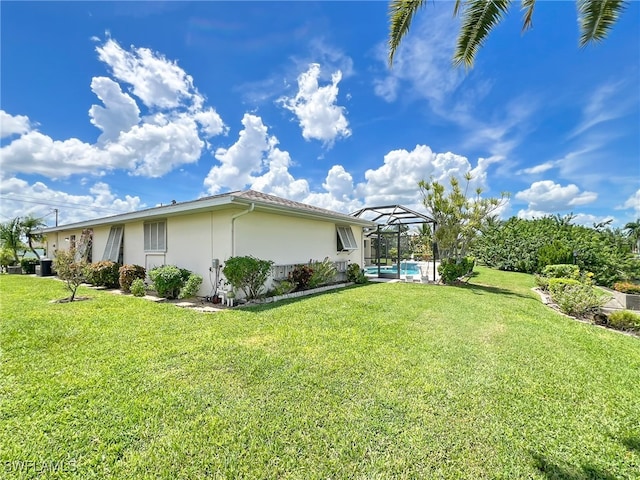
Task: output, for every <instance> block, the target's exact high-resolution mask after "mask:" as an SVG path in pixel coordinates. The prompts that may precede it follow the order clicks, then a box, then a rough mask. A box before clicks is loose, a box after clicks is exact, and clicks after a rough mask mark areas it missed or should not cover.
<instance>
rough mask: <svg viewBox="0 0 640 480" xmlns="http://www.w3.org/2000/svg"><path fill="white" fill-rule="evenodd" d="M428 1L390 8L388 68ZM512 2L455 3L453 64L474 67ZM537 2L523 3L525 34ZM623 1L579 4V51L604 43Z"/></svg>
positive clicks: (400, 2)
mask: <svg viewBox="0 0 640 480" xmlns="http://www.w3.org/2000/svg"><path fill="white" fill-rule="evenodd" d="M426 3H427V2H426V1H425V0H392V1H391V2H390V4H389V24H390V29H389V30H390V31H389V65H392V64H393V59H394V57H395V54H396V52H397V50H398V48H399V46H400V43H401V41H402V39H403V38H404V36H405V35H406V34H407V33H408V32H409V28H410V27H411V23H412V22H413V18H414V16H415V14H416V13H417V12H418V10H420V9H421V8H422V7H423V6H424V5H425V4H426ZM512 3H513V2H512V0H456V2H455V3H454V7H453V14H454V16H455V15H460V16H461V17H462V25H461V27H460V32H459V34H458V40H457V45H456V50H455V53H454V56H453V63H454V65H456V66H460V65H465V66H466V67H472V66H473V62H474V60H475V57H476V54H477V52H478V50H479V49H480V48H481V47H482V45H483V44H484V42H485V41H486V39H487V38H488V36H489V34H490V33H491V30H492V29H493V28H494V27H495V26H496V25H497V24H498V23H500V21H502V19H503V18H504V17H505V16H506V14H507V12H508V11H509V9H510V8H511V6H512ZM536 3H537V2H536V0H522V2H521V6H522V10H523V12H524V13H523V22H522V31H523V32H524V31H526V30H528V29H529V28H531V26H532V22H533V13H534V9H535V6H536ZM626 3H627V2H625V1H624V0H576V8H577V13H578V23H579V27H580V39H579V44H580V47H584V46H586V45H587V44H589V43H592V42H597V41H600V40H603V39H604V38H605V37H606V36H607V34H608V33H609V31H610V30H611V28H612V27H613V25H614V24H615V23H616V21H617V20H618V18H619V17H620V15H621V14H622V12H623V11H624V7H625V4H626Z"/></svg>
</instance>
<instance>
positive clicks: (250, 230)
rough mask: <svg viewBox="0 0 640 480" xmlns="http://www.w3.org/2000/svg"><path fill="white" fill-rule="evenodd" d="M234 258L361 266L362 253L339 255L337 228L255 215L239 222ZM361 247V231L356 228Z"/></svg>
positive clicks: (253, 213) (333, 225)
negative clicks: (328, 260)
mask: <svg viewBox="0 0 640 480" xmlns="http://www.w3.org/2000/svg"><path fill="white" fill-rule="evenodd" d="M235 230H236V231H235V255H236V256H240V255H253V256H255V257H258V258H261V259H264V260H272V261H274V262H275V263H276V264H293V263H307V262H308V261H309V260H323V259H324V258H326V257H329V259H330V260H332V261H338V260H351V261H352V262H355V263H361V262H362V259H361V255H362V250H361V249H359V250H352V251H349V252H338V250H337V237H336V235H337V234H336V224H335V223H333V222H329V221H327V222H325V221H318V220H311V219H305V218H299V217H288V216H284V215H276V214H271V213H263V212H252V213H249V214H247V215H244V216H242V217H239V218H237V219H236V222H235ZM352 230H353V234H354V236H355V239H356V242H357V243H358V245H362V229H361V228H353V229H352Z"/></svg>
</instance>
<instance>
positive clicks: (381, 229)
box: [351, 205, 437, 280]
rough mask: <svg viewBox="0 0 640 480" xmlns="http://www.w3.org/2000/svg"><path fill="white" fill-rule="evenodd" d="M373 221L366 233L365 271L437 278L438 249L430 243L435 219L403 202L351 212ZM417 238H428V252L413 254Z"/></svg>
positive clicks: (388, 275) (368, 273)
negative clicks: (429, 252) (401, 203)
mask: <svg viewBox="0 0 640 480" xmlns="http://www.w3.org/2000/svg"><path fill="white" fill-rule="evenodd" d="M351 215H352V216H354V217H358V218H363V219H366V220H371V221H373V222H376V223H377V224H378V225H377V227H376V228H375V229H373V230H369V231H368V232H366V235H365V266H364V269H365V273H366V274H367V275H369V276H377V277H380V278H396V279H405V280H406V279H408V278H415V277H417V278H418V279H420V278H422V279H425V278H426V276H427V270H426V267H427V266H429V272H430V273H429V276H430V277H431V279H435V278H436V260H437V259H436V257H437V251H436V250H437V248H436V245H435V243H433V232H434V231H435V229H436V221H435V220H434V219H433V218H431V217H430V216H428V215H425V214H422V213H419V212H416V211H414V210H411V209H409V208H407V207H404V206H402V205H386V206H381V207H367V208H363V209H361V210H358V211H357V212H354V213H352V214H351ZM416 237H419V240H421V241H423V240H424V239H425V238H429V239H430V243H431V245H430V247H431V255H429V257H430V258H429V260H427V258H426V257H425V255H422V254H419V255H416V252H415V249H416Z"/></svg>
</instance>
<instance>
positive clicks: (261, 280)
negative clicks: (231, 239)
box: [222, 256, 273, 300]
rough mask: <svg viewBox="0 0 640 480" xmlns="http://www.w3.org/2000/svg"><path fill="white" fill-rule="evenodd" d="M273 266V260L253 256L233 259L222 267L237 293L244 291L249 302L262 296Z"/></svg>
mask: <svg viewBox="0 0 640 480" xmlns="http://www.w3.org/2000/svg"><path fill="white" fill-rule="evenodd" d="M272 265H273V262H272V261H271V260H260V259H259V258H255V257H253V256H243V257H231V258H229V259H228V260H227V261H226V262H225V264H224V267H222V273H223V274H224V276H225V278H226V279H227V281H228V282H229V283H230V284H231V286H233V288H234V289H235V290H236V291H238V290H242V291H243V292H244V294H245V296H246V298H247V300H253V299H255V298H258V297H259V296H260V295H261V294H262V291H263V289H264V285H265V284H266V283H267V278H268V277H269V272H270V270H271V266H272Z"/></svg>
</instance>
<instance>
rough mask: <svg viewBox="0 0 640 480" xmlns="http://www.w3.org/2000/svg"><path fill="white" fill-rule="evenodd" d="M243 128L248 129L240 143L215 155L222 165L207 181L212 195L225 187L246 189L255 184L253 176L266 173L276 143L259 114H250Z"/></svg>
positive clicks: (243, 120)
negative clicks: (265, 161)
mask: <svg viewBox="0 0 640 480" xmlns="http://www.w3.org/2000/svg"><path fill="white" fill-rule="evenodd" d="M242 125H243V126H244V129H243V130H242V131H240V134H239V136H238V140H237V141H236V143H234V144H233V145H232V146H231V147H229V148H219V149H218V150H217V151H216V153H215V158H216V160H218V161H219V162H220V164H219V165H215V166H214V167H212V168H211V170H210V171H209V174H208V175H207V177H206V178H205V180H204V184H205V186H207V187H208V192H209V193H210V194H216V193H218V192H220V191H221V190H223V189H224V188H229V189H231V190H237V189H241V188H244V187H245V186H246V185H248V184H251V183H252V182H253V180H254V177H253V174H257V173H260V172H261V171H262V166H263V159H264V157H265V154H266V153H267V152H268V150H269V148H270V142H273V141H275V140H271V139H270V138H269V135H268V131H267V127H266V126H265V125H264V124H263V123H262V119H261V118H260V117H258V116H256V115H251V114H249V113H246V114H245V115H244V117H243V118H242ZM275 142H276V143H277V141H275Z"/></svg>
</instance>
